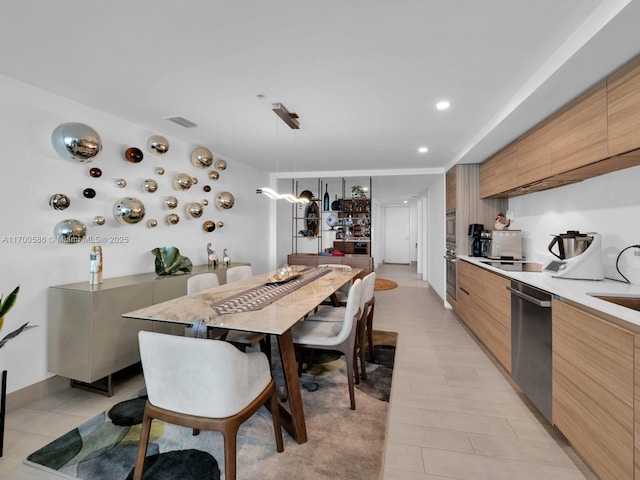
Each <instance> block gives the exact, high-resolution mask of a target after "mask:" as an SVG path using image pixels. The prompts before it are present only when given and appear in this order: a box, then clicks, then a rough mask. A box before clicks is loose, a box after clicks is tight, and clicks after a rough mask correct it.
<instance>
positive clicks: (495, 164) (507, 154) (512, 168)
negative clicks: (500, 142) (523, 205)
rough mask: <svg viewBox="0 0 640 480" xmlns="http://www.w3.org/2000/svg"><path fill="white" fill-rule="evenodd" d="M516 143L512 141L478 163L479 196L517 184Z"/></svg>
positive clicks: (506, 189) (490, 194)
mask: <svg viewBox="0 0 640 480" xmlns="http://www.w3.org/2000/svg"><path fill="white" fill-rule="evenodd" d="M517 154H518V145H517V144H514V143H512V144H511V145H508V146H507V147H505V148H503V149H502V150H500V151H499V152H498V153H497V154H495V155H494V156H493V157H491V158H490V159H489V160H487V161H486V162H483V163H482V164H481V165H480V197H481V198H487V197H491V196H493V195H495V194H498V193H502V192H506V191H508V190H511V189H512V188H515V187H517V186H518V156H517Z"/></svg>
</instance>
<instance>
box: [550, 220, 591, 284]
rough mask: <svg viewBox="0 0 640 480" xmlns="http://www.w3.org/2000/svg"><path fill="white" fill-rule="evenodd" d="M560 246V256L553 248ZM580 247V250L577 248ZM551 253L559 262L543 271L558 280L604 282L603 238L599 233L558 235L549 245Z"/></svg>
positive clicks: (552, 263) (553, 263)
mask: <svg viewBox="0 0 640 480" xmlns="http://www.w3.org/2000/svg"><path fill="white" fill-rule="evenodd" d="M555 244H558V248H559V253H560V255H558V254H556V253H555V252H553V250H552V248H553V246H554V245H555ZM576 245H579V247H578V248H575V246H576ZM549 251H550V252H551V253H553V254H554V255H555V256H556V257H558V259H559V260H552V261H551V262H549V264H548V265H546V266H545V267H544V268H543V269H542V271H543V272H544V273H547V274H550V275H551V276H552V277H556V278H571V279H576V280H604V264H603V261H602V237H601V235H600V234H599V233H595V232H591V233H582V234H581V233H580V232H577V231H569V232H567V233H566V234H562V235H557V236H556V237H555V238H554V240H553V241H552V242H551V243H550V244H549Z"/></svg>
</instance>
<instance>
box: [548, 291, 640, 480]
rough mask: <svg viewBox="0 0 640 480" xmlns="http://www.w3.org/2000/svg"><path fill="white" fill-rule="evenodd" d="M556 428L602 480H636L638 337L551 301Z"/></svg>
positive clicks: (599, 319)
mask: <svg viewBox="0 0 640 480" xmlns="http://www.w3.org/2000/svg"><path fill="white" fill-rule="evenodd" d="M552 310H553V340H552V342H553V343H552V345H553V423H554V424H555V425H556V426H557V427H558V428H559V429H560V431H561V432H562V433H563V434H564V435H565V436H566V437H567V439H568V440H569V442H571V444H572V445H573V447H574V448H575V449H576V451H577V452H578V453H579V454H580V455H581V456H582V458H584V459H585V461H586V462H587V463H588V464H589V465H590V466H591V468H592V469H593V470H594V471H595V472H596V474H597V475H598V476H599V477H600V478H601V479H602V480H626V479H629V480H630V479H633V472H634V457H633V453H634V432H633V425H634V410H633V407H634V335H633V334H632V333H631V332H629V331H627V330H625V329H623V328H620V327H618V326H616V325H613V324H611V323H610V322H608V321H606V320H604V319H601V318H599V317H597V316H595V315H593V314H591V313H589V312H586V311H584V310H582V309H579V308H576V307H574V306H572V305H568V304H567V303H564V302H561V301H557V300H554V301H553V307H552Z"/></svg>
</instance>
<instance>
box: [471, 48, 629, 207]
mask: <svg viewBox="0 0 640 480" xmlns="http://www.w3.org/2000/svg"><path fill="white" fill-rule="evenodd" d="M510 147H512V150H511V151H513V150H514V149H515V153H514V155H515V157H516V158H517V182H516V184H515V185H513V183H512V182H508V184H506V185H505V184H502V183H500V182H501V181H502V179H512V178H513V171H512V170H511V169H510V168H505V167H504V166H502V167H500V166H499V158H500V157H501V156H502V155H504V152H505V151H506V150H507V149H509V148H510ZM638 149H640V56H639V57H637V58H635V59H634V60H632V61H631V62H629V63H628V64H627V65H625V66H624V67H622V68H620V69H619V70H618V71H616V72H614V73H612V74H611V75H609V76H608V77H607V78H606V79H605V80H602V81H600V82H598V83H597V84H596V85H594V86H593V87H591V88H590V89H589V90H587V91H586V92H584V93H583V94H581V95H580V96H579V97H577V98H576V99H574V100H573V101H571V102H570V103H569V104H568V105H566V106H565V107H563V108H562V109H560V110H559V111H557V112H556V113H554V114H553V115H551V116H550V117H548V118H547V119H546V120H544V121H543V122H541V123H540V124H539V125H537V126H536V127H535V128H534V129H532V130H531V131H529V132H527V133H526V134H524V135H523V136H522V137H520V138H519V139H517V140H515V141H514V142H513V143H512V144H511V145H509V146H508V147H507V148H505V149H503V150H502V151H500V152H498V153H497V154H496V155H494V156H493V157H491V158H489V159H487V160H485V162H484V163H483V164H482V166H481V172H482V173H483V174H482V176H481V184H480V192H481V197H482V198H490V197H494V198H508V197H514V196H516V195H523V194H525V193H530V192H534V191H540V190H546V189H549V188H554V187H559V186H562V185H566V184H569V183H574V182H579V181H581V180H586V179H588V178H593V177H595V176H598V175H604V174H606V173H611V172H615V171H617V170H621V169H624V168H629V167H633V166H637V165H640V154H638V152H637V151H634V150H638ZM627 152H631V153H627ZM505 181H506V180H505Z"/></svg>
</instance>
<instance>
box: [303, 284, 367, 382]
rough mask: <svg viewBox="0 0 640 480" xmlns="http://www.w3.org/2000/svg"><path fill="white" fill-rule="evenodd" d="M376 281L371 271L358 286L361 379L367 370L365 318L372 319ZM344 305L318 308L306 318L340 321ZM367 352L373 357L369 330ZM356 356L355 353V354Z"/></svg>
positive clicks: (358, 343)
mask: <svg viewBox="0 0 640 480" xmlns="http://www.w3.org/2000/svg"><path fill="white" fill-rule="evenodd" d="M375 283H376V274H375V272H371V273H370V274H368V275H366V276H365V277H364V278H363V279H362V285H361V286H360V302H359V312H360V314H359V315H358V325H357V334H356V354H359V358H360V370H361V372H362V379H363V380H366V379H367V371H366V368H365V350H364V347H365V337H366V333H367V332H366V330H367V326H368V325H367V319H368V318H369V317H371V321H373V305H374V301H375V297H374V296H373V294H374V288H375ZM344 309H345V307H324V308H321V309H320V310H318V312H317V313H316V314H315V315H311V316H309V317H308V318H307V320H309V321H312V322H314V321H315V322H341V321H342V320H343V319H344ZM369 329H371V327H369ZM369 353H370V355H371V357H372V359H373V334H372V333H371V332H369ZM356 356H357V355H356ZM358 381H359V379H358V375H357V368H356V382H358Z"/></svg>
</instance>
